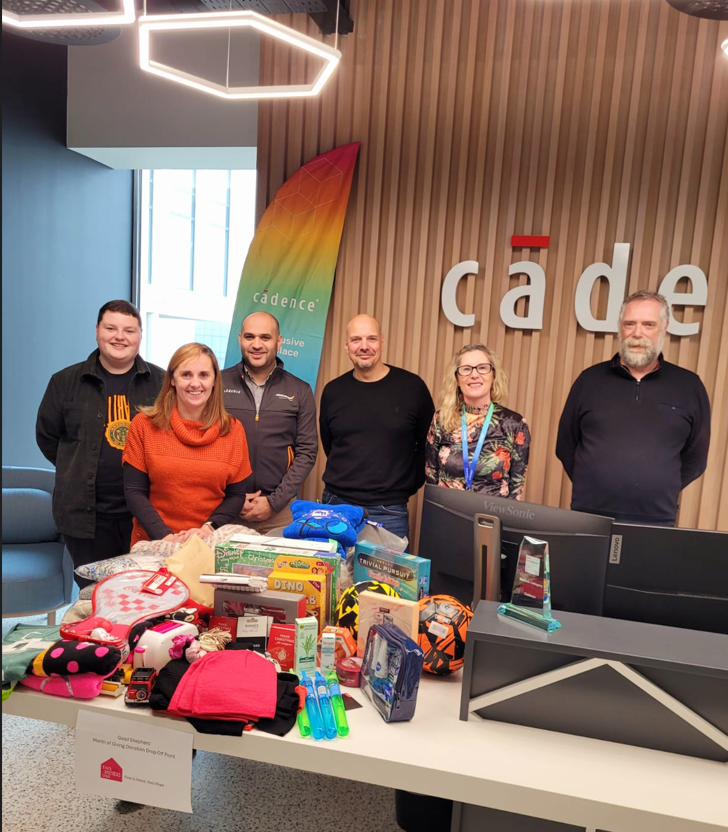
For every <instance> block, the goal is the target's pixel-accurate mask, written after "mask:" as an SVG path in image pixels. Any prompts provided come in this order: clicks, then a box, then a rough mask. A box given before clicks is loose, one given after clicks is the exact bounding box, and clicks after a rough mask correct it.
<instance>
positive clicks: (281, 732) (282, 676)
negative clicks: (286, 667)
mask: <svg viewBox="0 0 728 832" xmlns="http://www.w3.org/2000/svg"><path fill="white" fill-rule="evenodd" d="M297 686H298V676H296V674H295V673H285V672H281V673H279V674H278V699H277V701H276V712H275V716H274V717H273V718H272V719H259V720H258V721H257V722H256V723H255V727H256V728H258V730H260V731H264V732H265V733H266V734H275V735H276V736H278V737H285V735H286V734H287V733H288V732H289V731H290V730H291V728H293V726H294V725H295V724H296V716H298V710H299V705H300V699H299V696H298V693H296V687H297Z"/></svg>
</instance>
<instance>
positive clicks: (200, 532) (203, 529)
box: [175, 524, 212, 543]
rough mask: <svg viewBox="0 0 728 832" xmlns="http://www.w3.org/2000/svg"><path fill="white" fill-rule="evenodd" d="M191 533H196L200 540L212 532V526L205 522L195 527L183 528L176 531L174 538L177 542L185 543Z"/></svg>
mask: <svg viewBox="0 0 728 832" xmlns="http://www.w3.org/2000/svg"><path fill="white" fill-rule="evenodd" d="M193 534H196V535H197V536H198V537H199V538H200V539H201V540H206V539H207V538H208V537H209V536H210V535H211V534H212V526H209V525H207V524H205V525H203V526H199V527H198V528H195V529H185V530H184V531H181V532H178V534H177V536H176V538H175V539H176V541H177V542H178V543H186V542H187V541H188V540H189V539H190V538H191V537H192V535H193Z"/></svg>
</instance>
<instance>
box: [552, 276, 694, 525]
mask: <svg viewBox="0 0 728 832" xmlns="http://www.w3.org/2000/svg"><path fill="white" fill-rule="evenodd" d="M669 319H670V308H669V305H668V303H667V301H666V300H665V298H664V297H663V296H662V295H659V294H657V293H656V292H635V293H634V294H633V295H630V297H628V298H627V300H626V301H625V302H624V303H623V304H622V309H621V311H620V315H619V352H618V353H617V355H615V356H614V358H612V360H611V361H604V362H602V363H601V364H595V365H594V366H593V367H589V368H588V369H587V370H584V372H583V373H582V374H581V375H580V376H579V378H577V380H576V381H575V382H574V385H573V387H572V388H571V392H570V393H569V397H568V399H567V401H566V406H565V407H564V412H563V413H562V415H561V421H560V422H559V431H558V438H557V442H556V456H558V458H559V459H560V460H561V462H562V464H563V466H564V470H565V471H566V473H567V474H568V475H569V478H570V479H571V481H572V482H573V486H574V487H573V494H572V499H571V507H572V508H573V509H576V510H577V511H586V512H590V513H592V514H603V515H607V516H609V517H614V518H615V519H616V520H620V521H623V522H633V523H646V524H652V525H664V526H674V525H675V518H676V515H677V509H678V504H677V500H678V496H679V494H680V491H681V490H682V489H683V488H685V486H686V485H688V484H689V483H691V482H692V481H693V480H694V479H697V478H698V477H699V476H700V475H701V474H702V473H703V471H704V470H705V466H706V463H707V459H708V447H709V445H710V402H709V400H708V394H707V392H706V390H705V387H704V386H703V383H702V382H701V380H700V379H699V378H698V376H697V375H696V374H695V373H692V372H690V371H689V370H684V369H682V368H681V367H678V366H676V365H675V364H670V363H669V362H667V361H665V359H664V358H663V355H662V346H663V344H664V341H665V336H666V333H667V326H668V323H669Z"/></svg>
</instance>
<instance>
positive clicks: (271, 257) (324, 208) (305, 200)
mask: <svg viewBox="0 0 728 832" xmlns="http://www.w3.org/2000/svg"><path fill="white" fill-rule="evenodd" d="M358 152H359V142H354V143H352V144H347V145H344V146H343V147H337V148H335V149H334V150H330V151H329V152H328V153H324V154H323V155H321V156H317V157H316V158H315V159H312V160H311V161H310V162H308V163H307V164H305V165H304V166H303V167H302V168H299V169H298V170H297V171H296V172H295V173H294V174H293V176H291V177H290V179H288V180H287V181H286V182H285V183H284V184H283V185H282V186H281V187H280V188H279V190H278V192H277V193H276V195H275V198H274V199H273V201H272V202H271V204H270V205H269V206H268V207H267V208H266V210H265V213H264V214H263V217H262V218H261V220H260V223H259V224H258V227H257V229H256V231H255V236H254V237H253V242H252V243H251V244H250V250H249V251H248V256H247V258H246V260H245V265H244V266H243V274H242V276H241V278H240V287H239V289H238V296H237V298H236V301H235V310H234V312H233V319H232V325H231V327H230V337H229V339H228V347H227V354H226V356H225V365H226V366H227V367H231V366H233V365H234V364H237V363H238V362H239V361H240V346H239V344H238V333H239V332H240V326H241V324H242V322H243V318H245V317H246V316H247V315H249V314H250V313H251V312H259V311H265V312H270V313H271V314H272V315H275V317H276V318H278V321H279V322H280V325H281V335H283V345H282V347H281V350H280V353H279V355H280V356H281V358H282V359H283V361H284V362H285V365H286V369H287V370H289V371H290V372H292V373H293V374H294V375H297V376H298V377H299V378H302V379H304V381H307V382H308V383H309V384H310V385H311V387H312V388H315V387H316V377H317V376H318V368H319V362H320V360H321V348H322V346H323V340H324V328H325V326H326V315H327V314H328V311H329V300H330V298H331V287H332V284H333V281H334V270H335V268H336V261H337V259H338V256H339V244H340V243H341V232H342V230H343V228H344V217H345V215H346V206H347V204H348V202H349V192H350V191H351V180H352V177H353V175H354V166H355V165H356V157H357V153H358Z"/></svg>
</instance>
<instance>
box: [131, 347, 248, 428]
mask: <svg viewBox="0 0 728 832" xmlns="http://www.w3.org/2000/svg"><path fill="white" fill-rule="evenodd" d="M201 355H206V356H207V357H208V358H209V359H210V361H211V362H212V369H213V372H214V374H215V380H214V383H213V388H212V392H211V393H210V398H209V399H208V400H207V404H206V405H205V409H204V411H203V412H202V428H201V429H202V430H207V429H208V428H211V427H212V426H213V425H215V424H219V425H220V436H225V434H226V433H228V432H229V431H230V427H231V425H232V417H231V416H230V414H229V413H228V412H227V410H225V405H224V404H223V400H222V384H221V383H220V367H219V365H218V363H217V358H215V353H214V352H213V351H212V350H211V349H210V348H209V347H207V346H205V344H196V343H192V344H184V346H181V347H180V348H179V349H178V350H177V351H176V352H175V354H174V355H173V356H172V357H171V358H170V359H169V366H168V367H167V372H166V373H165V375H164V382H163V383H162V389H161V390H160V391H159V395H158V396H157V399H156V401H155V402H154V404H152V405H149V406H148V407H140V408H139V412H140V413H144V414H146V415H147V416H149V418H150V419H151V420H152V424H153V425H154V427H155V428H159V429H160V430H169V429H170V416H171V415H172V411H173V410H174V408H175V405H176V404H177V391H176V390H175V388H174V385H173V384H172V376H173V375H174V372H175V370H176V369H177V368H178V367H179V366H180V365H181V364H185V363H186V362H187V361H192V360H193V359H195V358H199V357H200V356H201Z"/></svg>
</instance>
